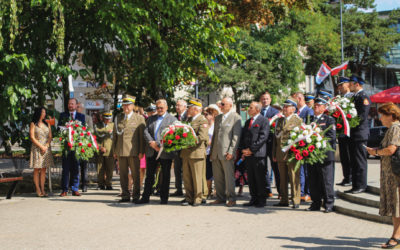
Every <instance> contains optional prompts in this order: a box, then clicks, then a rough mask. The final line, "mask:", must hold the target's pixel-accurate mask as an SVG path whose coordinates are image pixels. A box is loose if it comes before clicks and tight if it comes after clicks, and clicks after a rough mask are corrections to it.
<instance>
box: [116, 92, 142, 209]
mask: <svg viewBox="0 0 400 250" xmlns="http://www.w3.org/2000/svg"><path fill="white" fill-rule="evenodd" d="M134 104H135V97H133V96H130V95H126V96H125V97H124V98H123V99H122V109H123V113H122V114H119V115H118V116H117V117H116V119H115V126H114V131H113V151H114V157H118V162H119V168H120V181H121V189H122V198H121V200H120V202H129V201H130V193H129V187H128V174H129V170H128V169H130V170H131V173H132V178H133V193H132V198H133V199H132V202H134V203H136V202H138V201H139V196H140V159H141V158H142V157H143V155H144V150H145V142H144V134H143V133H144V128H145V127H146V123H145V121H144V117H143V116H141V115H139V114H136V113H135V112H133V110H134V108H135V105H134Z"/></svg>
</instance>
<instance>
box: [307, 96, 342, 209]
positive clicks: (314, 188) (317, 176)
mask: <svg viewBox="0 0 400 250" xmlns="http://www.w3.org/2000/svg"><path fill="white" fill-rule="evenodd" d="M328 101H329V98H327V97H326V98H323V97H318V98H317V99H316V100H315V104H314V115H315V116H314V119H313V120H314V122H315V123H317V124H318V125H319V127H320V128H321V130H322V131H325V130H326V129H327V128H329V127H330V126H331V127H330V129H329V130H328V131H327V132H326V133H325V137H327V138H329V144H330V145H331V147H332V149H335V147H336V127H335V123H336V121H335V119H334V118H333V117H332V116H329V115H326V114H324V112H325V110H326V105H327V104H328ZM308 170H309V181H310V193H311V200H312V203H311V206H310V207H309V208H308V209H306V210H308V211H319V210H320V209H321V204H322V199H323V200H324V205H325V213H329V212H332V211H333V203H334V200H335V192H334V189H333V181H334V177H335V152H334V151H329V152H328V153H327V157H326V158H325V160H324V162H323V163H320V162H318V163H316V164H314V165H309V168H308Z"/></svg>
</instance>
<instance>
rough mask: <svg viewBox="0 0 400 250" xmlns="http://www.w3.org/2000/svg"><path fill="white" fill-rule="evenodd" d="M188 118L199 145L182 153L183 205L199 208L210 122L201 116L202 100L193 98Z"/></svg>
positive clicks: (190, 102)
mask: <svg viewBox="0 0 400 250" xmlns="http://www.w3.org/2000/svg"><path fill="white" fill-rule="evenodd" d="M188 106H189V109H188V110H187V112H188V117H189V120H188V121H189V122H190V125H191V126H192V128H193V129H194V131H195V133H196V135H197V139H198V142H197V145H196V146H193V147H191V148H186V149H183V150H182V151H181V158H182V171H183V183H184V186H185V200H183V202H182V205H183V206H187V205H193V206H198V205H200V204H201V203H202V197H203V174H204V171H205V170H204V168H205V166H206V163H205V160H206V148H207V143H208V121H207V119H206V118H205V117H204V116H203V115H202V114H201V110H202V107H203V104H202V102H201V100H199V99H196V98H192V99H191V100H190V101H189V105H188Z"/></svg>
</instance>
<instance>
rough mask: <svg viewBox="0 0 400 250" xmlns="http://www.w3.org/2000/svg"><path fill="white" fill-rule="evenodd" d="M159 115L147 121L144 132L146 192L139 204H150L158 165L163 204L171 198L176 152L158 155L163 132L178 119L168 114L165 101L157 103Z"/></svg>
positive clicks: (161, 100)
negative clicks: (171, 179)
mask: <svg viewBox="0 0 400 250" xmlns="http://www.w3.org/2000/svg"><path fill="white" fill-rule="evenodd" d="M156 109H157V115H153V116H150V117H149V118H148V119H147V121H146V128H145V130H144V139H145V141H146V163H147V165H146V180H145V184H144V191H143V194H142V198H141V199H140V201H139V203H140V204H144V203H149V200H150V195H151V190H152V187H153V185H154V179H155V175H156V170H157V166H158V163H159V164H160V165H161V174H162V177H161V179H162V182H161V191H160V199H161V204H167V203H168V197H169V183H170V178H171V164H172V159H173V158H174V156H175V153H174V152H171V153H167V152H165V151H163V152H162V153H161V155H160V157H159V159H157V155H158V153H159V151H160V148H161V143H160V142H161V141H162V139H163V138H162V137H161V132H162V131H163V130H164V129H165V128H167V127H168V126H169V125H172V124H173V123H174V122H175V121H176V118H175V117H174V116H172V115H171V114H169V113H168V112H167V110H168V105H167V101H166V100H164V99H159V100H157V101H156Z"/></svg>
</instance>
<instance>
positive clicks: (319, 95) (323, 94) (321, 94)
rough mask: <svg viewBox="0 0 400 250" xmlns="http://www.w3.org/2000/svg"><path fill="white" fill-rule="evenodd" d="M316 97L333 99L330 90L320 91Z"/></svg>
mask: <svg viewBox="0 0 400 250" xmlns="http://www.w3.org/2000/svg"><path fill="white" fill-rule="evenodd" d="M317 96H318V97H322V96H328V97H329V98H332V97H333V92H332V90H327V89H320V90H318V92H317Z"/></svg>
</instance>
